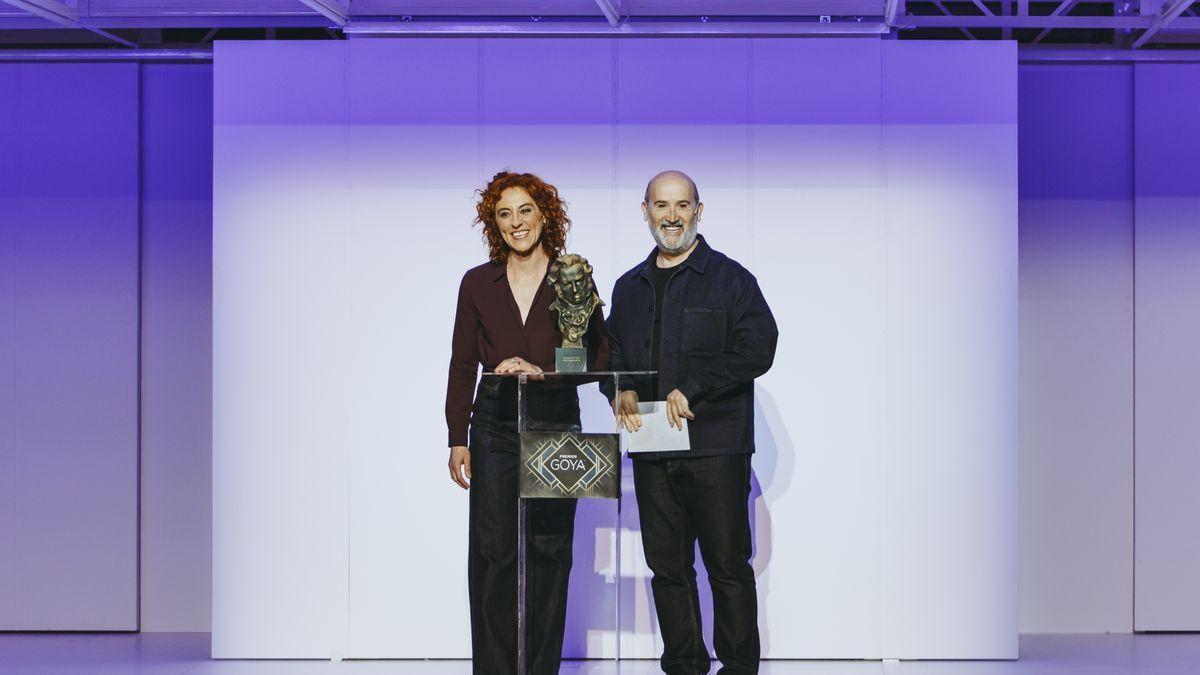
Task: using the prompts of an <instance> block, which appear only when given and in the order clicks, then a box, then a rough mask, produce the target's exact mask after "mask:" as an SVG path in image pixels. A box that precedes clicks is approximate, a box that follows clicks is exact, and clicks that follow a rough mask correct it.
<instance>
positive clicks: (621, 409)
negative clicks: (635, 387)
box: [613, 391, 642, 431]
mask: <svg viewBox="0 0 1200 675" xmlns="http://www.w3.org/2000/svg"><path fill="white" fill-rule="evenodd" d="M613 414H614V415H616V416H617V428H618V429H620V428H621V427H622V426H624V427H625V429H626V430H628V431H637V430H638V429H641V428H642V416H641V415H640V414H638V397H637V392H636V391H623V392H621V395H620V396H618V397H617V398H615V399H613Z"/></svg>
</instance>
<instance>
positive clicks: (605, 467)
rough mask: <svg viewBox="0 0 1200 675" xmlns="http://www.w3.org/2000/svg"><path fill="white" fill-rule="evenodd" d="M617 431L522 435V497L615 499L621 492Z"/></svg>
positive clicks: (527, 433) (538, 432) (555, 432)
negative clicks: (606, 432) (615, 432)
mask: <svg viewBox="0 0 1200 675" xmlns="http://www.w3.org/2000/svg"><path fill="white" fill-rule="evenodd" d="M620 459H621V455H620V441H619V437H618V436H617V434H583V433H578V432H571V431H567V432H563V431H554V432H540V431H537V432H526V433H523V434H521V467H522V470H521V479H520V484H521V485H520V489H521V496H522V497H577V498H592V499H616V498H617V497H618V496H619V495H620V492H621V461H620Z"/></svg>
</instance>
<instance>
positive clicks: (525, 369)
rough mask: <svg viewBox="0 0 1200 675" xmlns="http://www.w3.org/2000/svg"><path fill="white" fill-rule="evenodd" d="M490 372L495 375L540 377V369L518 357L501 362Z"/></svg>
mask: <svg viewBox="0 0 1200 675" xmlns="http://www.w3.org/2000/svg"><path fill="white" fill-rule="evenodd" d="M492 372H493V373H496V374H497V375H509V374H511V375H516V374H519V373H528V374H532V375H541V374H542V369H541V368H538V367H537V366H535V365H534V364H532V363H530V362H528V361H526V360H525V359H523V358H521V357H519V356H514V357H512V358H509V359H504V360H503V361H501V362H500V364H499V365H497V366H496V369H495V370H493V371H492Z"/></svg>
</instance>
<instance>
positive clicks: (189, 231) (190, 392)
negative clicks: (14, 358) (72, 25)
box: [141, 64, 212, 631]
mask: <svg viewBox="0 0 1200 675" xmlns="http://www.w3.org/2000/svg"><path fill="white" fill-rule="evenodd" d="M141 81H142V96H141V134H142V145H141V156H142V172H141V176H142V184H141V185H142V482H141V488H142V492H141V496H142V505H141V513H142V578H141V588H142V625H143V629H144V630H153V631H177V630H181V631H206V630H208V627H209V625H210V620H211V618H210V617H211V607H212V582H211V579H212V544H211V540H212V509H211V505H212V481H211V477H212V401H211V397H212V394H211V391H212V388H211V379H212V66H211V65H208V64H204V65H197V64H187V65H180V64H146V65H143V66H142V67H141Z"/></svg>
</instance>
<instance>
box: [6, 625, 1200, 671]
mask: <svg viewBox="0 0 1200 675" xmlns="http://www.w3.org/2000/svg"><path fill="white" fill-rule="evenodd" d="M208 653H209V634H208V633H0V675H184V674H185V673H186V674H187V675H291V674H292V673H297V674H300V675H304V674H306V673H336V674H338V675H341V674H344V673H355V674H357V673H364V674H369V675H380V674H383V673H395V674H397V675H418V674H420V675H425V674H428V675H468V674H469V673H470V672H471V664H470V663H469V662H467V661H343V662H341V663H333V662H329V661H212V660H210V659H209V658H208ZM561 672H562V673H566V674H571V675H575V674H585V673H586V674H587V675H615V674H616V673H620V674H621V675H655V674H656V673H659V672H661V671H660V670H659V668H658V663H657V662H654V661H622V662H621V663H620V664H619V665H618V664H615V663H613V662H611V661H609V662H604V661H568V662H566V663H564V664H563V668H562V671H561ZM714 672H715V669H714ZM761 672H762V674H763V675H799V674H801V673H804V674H813V675H816V674H821V675H826V674H828V675H858V674H860V673H861V674H864V675H866V674H868V673H870V674H879V675H893V674H898V673H905V674H911V675H1067V674H1070V675H1184V674H1185V673H1186V674H1189V675H1197V674H1200V634H1167V635H1026V636H1022V638H1021V660H1019V661H911V662H899V663H883V662H879V661H766V662H764V663H763V667H762V671H761Z"/></svg>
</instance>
